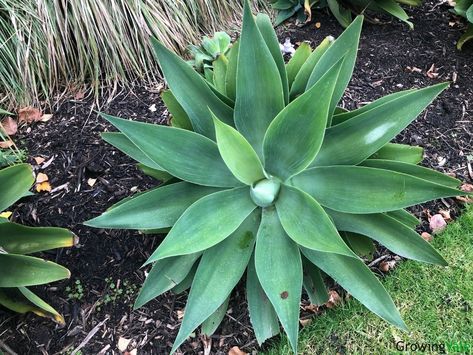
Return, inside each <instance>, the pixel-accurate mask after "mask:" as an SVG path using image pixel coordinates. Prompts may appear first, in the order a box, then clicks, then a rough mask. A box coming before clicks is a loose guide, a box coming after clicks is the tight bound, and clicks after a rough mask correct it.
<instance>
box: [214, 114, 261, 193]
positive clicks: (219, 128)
mask: <svg viewBox="0 0 473 355" xmlns="http://www.w3.org/2000/svg"><path fill="white" fill-rule="evenodd" d="M212 115H213V114H212ZM213 118H214V124H215V136H216V138H217V146H218V150H219V151H220V155H221V156H222V158H223V161H224V162H225V164H227V167H228V169H230V171H231V172H232V173H233V175H235V177H236V178H237V179H238V180H240V181H241V182H243V183H244V184H246V185H252V184H253V183H255V182H257V181H259V180H261V179H264V177H265V175H264V171H263V166H262V165H261V161H260V160H259V158H258V155H257V154H256V152H255V151H254V149H253V147H252V146H251V145H250V143H248V141H247V140H246V139H245V137H243V136H242V135H241V134H240V132H238V131H237V130H236V129H235V128H233V127H231V126H229V125H227V124H225V123H223V122H222V121H220V120H219V119H218V118H217V117H215V115H213Z"/></svg>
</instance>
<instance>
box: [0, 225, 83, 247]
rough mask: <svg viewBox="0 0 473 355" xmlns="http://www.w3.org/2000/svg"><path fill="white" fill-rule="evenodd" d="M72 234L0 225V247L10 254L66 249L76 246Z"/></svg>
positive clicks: (37, 228)
mask: <svg viewBox="0 0 473 355" xmlns="http://www.w3.org/2000/svg"><path fill="white" fill-rule="evenodd" d="M76 238H77V237H76V236H75V235H74V233H72V232H70V231H68V230H67V229H63V228H53V227H43V228H41V227H26V226H22V225H21V224H16V223H11V222H7V223H0V247H2V248H3V250H5V251H6V252H7V253H10V254H31V253H36V252H39V251H44V250H50V249H56V248H67V247H71V246H73V245H75V244H76V242H77V240H76Z"/></svg>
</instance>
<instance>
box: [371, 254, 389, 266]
mask: <svg viewBox="0 0 473 355" xmlns="http://www.w3.org/2000/svg"><path fill="white" fill-rule="evenodd" d="M389 256H390V255H383V256H380V257H379V258H378V259H375V260H373V261H372V262H370V263H369V264H368V267H372V266H375V265H376V264H377V263H379V262H380V261H383V260H384V259H386V258H389Z"/></svg>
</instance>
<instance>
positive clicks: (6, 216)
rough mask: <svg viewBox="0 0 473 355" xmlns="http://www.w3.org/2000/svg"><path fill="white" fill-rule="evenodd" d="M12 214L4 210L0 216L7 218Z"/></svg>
mask: <svg viewBox="0 0 473 355" xmlns="http://www.w3.org/2000/svg"><path fill="white" fill-rule="evenodd" d="M12 214H13V213H12V212H10V211H5V212H2V213H0V217H1V218H6V219H8V218H10V217H11V215H12Z"/></svg>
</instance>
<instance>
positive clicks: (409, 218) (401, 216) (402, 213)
mask: <svg viewBox="0 0 473 355" xmlns="http://www.w3.org/2000/svg"><path fill="white" fill-rule="evenodd" d="M386 214H387V215H388V216H389V217H392V218H394V219H395V220H397V221H399V222H401V223H403V224H405V225H406V226H408V227H409V228H412V229H414V228H415V227H417V226H418V225H419V223H420V222H419V220H418V219H417V217H415V216H414V215H412V214H410V213H409V212H407V211H406V210H397V211H391V212H386Z"/></svg>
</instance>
